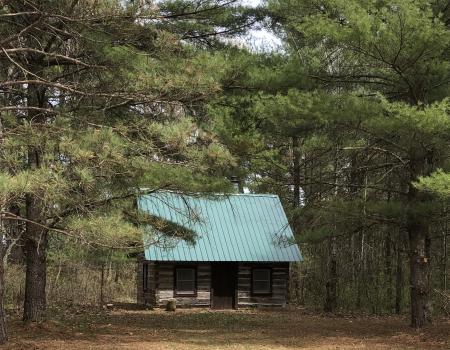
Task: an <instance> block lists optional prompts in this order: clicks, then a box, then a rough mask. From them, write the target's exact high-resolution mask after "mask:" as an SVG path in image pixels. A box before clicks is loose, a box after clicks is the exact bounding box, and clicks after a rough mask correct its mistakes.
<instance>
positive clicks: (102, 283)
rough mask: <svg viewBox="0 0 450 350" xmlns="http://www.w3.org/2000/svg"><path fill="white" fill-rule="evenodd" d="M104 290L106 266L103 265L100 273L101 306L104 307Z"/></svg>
mask: <svg viewBox="0 0 450 350" xmlns="http://www.w3.org/2000/svg"><path fill="white" fill-rule="evenodd" d="M104 288H105V264H102V268H101V272H100V306H103V304H104V302H105V295H104Z"/></svg>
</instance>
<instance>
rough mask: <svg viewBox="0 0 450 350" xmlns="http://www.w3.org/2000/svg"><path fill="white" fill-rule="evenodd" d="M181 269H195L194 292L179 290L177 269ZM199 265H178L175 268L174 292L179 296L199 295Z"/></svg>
mask: <svg viewBox="0 0 450 350" xmlns="http://www.w3.org/2000/svg"><path fill="white" fill-rule="evenodd" d="M181 269H191V270H194V290H193V291H192V292H188V293H186V292H179V291H178V288H177V282H178V281H177V275H178V274H177V271H178V270H181ZM197 282H198V276H197V266H196V265H176V266H175V268H174V270H173V294H174V296H178V297H196V296H197Z"/></svg>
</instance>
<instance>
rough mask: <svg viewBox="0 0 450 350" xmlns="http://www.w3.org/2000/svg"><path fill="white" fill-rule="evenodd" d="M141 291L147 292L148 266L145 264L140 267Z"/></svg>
mask: <svg viewBox="0 0 450 350" xmlns="http://www.w3.org/2000/svg"><path fill="white" fill-rule="evenodd" d="M142 289H143V290H144V291H147V290H148V264H146V263H144V264H143V265H142Z"/></svg>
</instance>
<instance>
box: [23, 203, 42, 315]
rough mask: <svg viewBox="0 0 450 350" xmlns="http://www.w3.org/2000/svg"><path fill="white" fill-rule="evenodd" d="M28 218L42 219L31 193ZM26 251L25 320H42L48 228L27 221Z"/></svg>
mask: <svg viewBox="0 0 450 350" xmlns="http://www.w3.org/2000/svg"><path fill="white" fill-rule="evenodd" d="M26 202H27V218H28V220H32V221H35V222H39V221H40V213H39V209H40V208H39V205H37V203H36V199H35V198H34V197H33V196H31V195H29V196H28V198H27V201H26ZM26 231H27V234H26V238H25V244H24V252H25V257H26V275H25V302H24V307H23V320H24V321H25V322H41V321H43V320H44V318H45V310H46V305H47V303H46V294H45V288H46V282H47V256H46V250H47V241H48V237H47V230H46V229H43V228H42V227H41V226H38V225H37V224H35V223H30V222H29V223H27V227H26Z"/></svg>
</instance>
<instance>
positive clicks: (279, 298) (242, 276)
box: [237, 263, 289, 308]
mask: <svg viewBox="0 0 450 350" xmlns="http://www.w3.org/2000/svg"><path fill="white" fill-rule="evenodd" d="M253 267H258V268H271V269H272V294H271V295H267V296H255V295H253V294H252V289H251V288H252V268H253ZM288 280H289V264H287V263H286V264H285V263H281V264H258V265H255V264H245V263H241V264H239V266H238V283H237V286H238V287H237V305H238V308H239V307H253V306H286V303H287V295H288Z"/></svg>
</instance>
